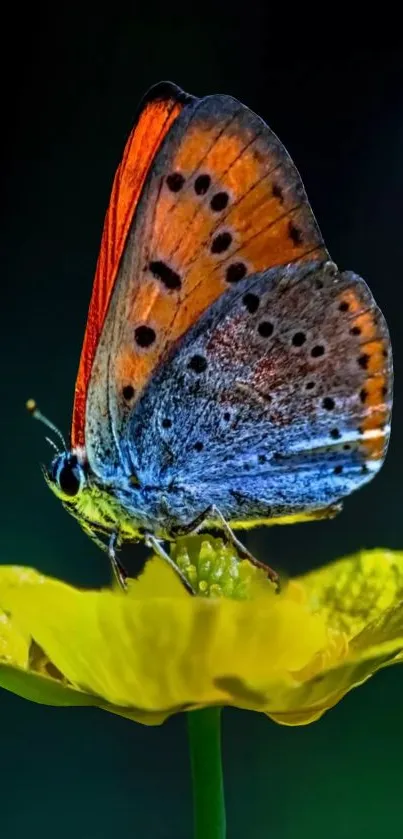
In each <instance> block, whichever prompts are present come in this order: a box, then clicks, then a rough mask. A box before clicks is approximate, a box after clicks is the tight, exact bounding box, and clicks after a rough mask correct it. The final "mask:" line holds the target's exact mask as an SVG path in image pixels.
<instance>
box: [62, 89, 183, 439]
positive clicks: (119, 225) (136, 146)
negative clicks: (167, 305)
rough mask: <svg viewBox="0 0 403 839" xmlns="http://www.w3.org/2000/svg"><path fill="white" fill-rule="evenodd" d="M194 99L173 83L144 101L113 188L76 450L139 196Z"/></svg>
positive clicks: (77, 413) (83, 366)
mask: <svg viewBox="0 0 403 839" xmlns="http://www.w3.org/2000/svg"><path fill="white" fill-rule="evenodd" d="M192 100H193V97H191V96H189V95H188V94H186V93H184V92H183V91H182V90H180V88H178V87H176V85H173V84H171V83H169V82H161V83H160V84H158V85H155V86H154V87H153V88H151V90H150V91H149V92H148V94H147V95H146V97H145V98H144V99H143V101H142V103H141V105H140V107H139V109H138V117H137V119H136V122H135V126H134V128H133V130H132V132H131V134H130V136H129V139H128V141H127V143H126V147H125V150H124V153H123V157H122V160H121V163H120V165H119V167H118V170H117V172H116V175H115V179H114V182H113V186H112V193H111V197H110V202H109V207H108V210H107V213H106V217H105V222H104V229H103V234H102V240H101V248H100V252H99V257H98V264H97V269H96V274H95V279H94V285H93V291H92V296H91V302H90V307H89V312H88V318H87V328H86V332H85V336H84V343H83V348H82V352H81V358H80V364H79V370H78V375H77V380H76V387H75V399H74V409H73V422H72V432H71V442H72V446H73V447H75V446H82V445H83V444H84V426H85V404H86V397H87V389H88V383H89V379H90V375H91V370H92V364H93V361H94V356H95V352H96V349H97V346H98V341H99V336H100V334H101V331H102V327H103V324H104V321H105V317H106V313H107V310H108V305H109V301H110V298H111V294H112V291H113V288H114V284H115V281H116V276H117V272H118V268H119V263H120V260H121V257H122V253H123V251H124V248H125V243H126V239H127V235H128V231H129V229H130V225H131V223H132V220H133V215H134V212H135V209H136V206H137V204H138V200H139V196H140V193H141V190H142V188H143V185H144V181H145V179H146V176H147V172H148V170H149V168H150V165H151V164H152V161H153V159H154V157H155V155H156V152H157V150H158V148H159V147H160V145H161V142H162V140H163V138H164V137H165V135H166V134H167V132H168V131H169V129H170V127H171V125H172V124H173V122H174V120H175V119H176V118H177V116H178V114H179V113H180V111H181V110H182V109H183V107H184V106H185V105H186V104H187V103H189V102H191V101H192Z"/></svg>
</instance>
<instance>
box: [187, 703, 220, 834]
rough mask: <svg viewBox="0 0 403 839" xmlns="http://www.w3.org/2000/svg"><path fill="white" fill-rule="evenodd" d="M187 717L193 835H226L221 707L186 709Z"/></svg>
mask: <svg viewBox="0 0 403 839" xmlns="http://www.w3.org/2000/svg"><path fill="white" fill-rule="evenodd" d="M187 719H188V735H189V747H190V762H191V767H192V781H193V808H194V839H225V836H226V821H225V803H224V783H223V775H222V765H221V708H204V709H203V710H201V711H189V712H188V715H187Z"/></svg>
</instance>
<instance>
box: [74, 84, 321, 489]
mask: <svg viewBox="0 0 403 839" xmlns="http://www.w3.org/2000/svg"><path fill="white" fill-rule="evenodd" d="M326 255H327V252H326V249H325V247H324V245H323V241H322V237H321V235H320V232H319V229H318V227H317V224H316V222H315V219H314V217H313V214H312V211H311V209H310V207H309V204H308V201H307V197H306V194H305V191H304V188H303V186H302V183H301V179H300V177H299V175H298V172H297V171H296V169H295V167H294V165H293V163H292V162H291V160H290V158H289V156H288V154H287V153H286V151H285V149H284V148H283V146H282V144H281V143H280V141H279V140H278V139H277V137H276V136H275V135H274V134H273V132H272V131H271V130H270V129H269V128H268V127H267V126H266V125H265V123H264V122H263V121H262V120H261V119H260V118H259V117H257V116H256V115H255V114H253V113H252V112H251V111H250V110H248V109H247V108H246V107H245V106H243V105H241V103H239V102H238V101H236V100H235V99H232V98H231V97H228V96H221V95H216V96H209V97H206V98H205V99H201V100H193V101H190V102H188V104H185V105H184V106H183V108H182V110H181V112H180V114H179V115H178V116H177V117H176V119H175V121H174V122H173V123H172V125H171V126H170V129H169V131H168V133H167V134H166V136H165V139H164V140H163V142H162V144H161V146H160V148H159V149H158V151H157V153H156V155H155V158H154V159H153V162H152V165H151V167H150V169H149V172H148V175H147V178H146V180H145V183H144V186H143V189H142V192H141V196H140V198H139V201H138V204H137V205H136V209H135V212H134V213H133V216H132V219H131V223H130V228H129V230H128V232H127V236H126V240H125V247H124V251H123V254H122V257H121V259H120V262H119V268H118V272H117V275H116V279H115V282H114V286H113V289H112V290H111V293H110V295H109V305H108V309H107V312H106V315H105V317H104V321H103V326H102V333H101V335H100V337H99V340H98V344H97V347H96V352H95V354H94V358H93V360H92V362H91V372H90V376H89V381H88V387H87V397H86V427H85V444H86V449H87V455H88V459H89V462H90V465H91V467H92V469H93V470H94V471H95V472H96V474H98V476H100V477H101V478H102V479H103V480H108V478H110V479H111V480H112V479H113V477H114V476H116V474H117V471H119V469H122V468H123V467H122V464H124V463H125V462H127V458H128V453H127V452H126V451H125V450H124V446H123V443H122V441H123V439H125V429H126V427H127V424H128V423H129V422H130V417H131V415H132V413H133V411H134V409H135V405H136V403H137V400H138V399H139V398H140V396H141V394H142V392H143V391H144V388H145V387H146V385H147V382H148V381H149V379H150V376H151V375H152V374H153V372H154V371H155V370H156V367H157V365H158V364H160V363H161V360H162V359H163V358H164V357H166V355H167V353H168V352H169V350H170V348H171V347H172V346H173V344H174V343H175V342H176V341H177V340H178V339H179V338H180V337H181V336H182V335H183V334H184V333H185V332H186V331H187V330H188V329H189V328H190V327H191V326H192V324H193V323H195V322H196V320H197V319H198V318H199V316H200V315H201V314H202V312H204V311H206V309H208V307H209V306H211V305H212V304H213V303H214V301H215V300H217V299H218V298H219V297H220V296H221V295H222V294H223V293H224V292H225V291H226V290H227V289H228V288H229V287H232V286H234V285H236V284H237V283H239V282H241V281H242V278H243V277H245V276H246V275H249V274H252V273H254V272H256V271H257V270H261V269H264V268H268V267H271V266H275V265H280V264H283V263H290V262H298V261H301V260H305V259H307V258H326ZM73 436H76V434H75V435H73ZM123 471H125V470H124V468H123Z"/></svg>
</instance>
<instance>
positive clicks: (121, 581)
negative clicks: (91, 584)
mask: <svg viewBox="0 0 403 839" xmlns="http://www.w3.org/2000/svg"><path fill="white" fill-rule="evenodd" d="M117 540H118V534H117V533H116V530H115V531H114V532H113V533H111V537H110V539H109V544H108V557H109V561H110V563H111V566H112V571H113V574H114V577H115V580H116V582H117V584H118V586H119V588H120V589H122V590H123V591H127V583H126V577H127V574H126V572H125V570H124V568H123V566H122V565H121V564H120V562H119V560H118V558H117V556H116V551H115V548H116V544H117Z"/></svg>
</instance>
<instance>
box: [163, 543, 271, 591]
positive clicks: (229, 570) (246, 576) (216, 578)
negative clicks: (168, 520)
mask: <svg viewBox="0 0 403 839" xmlns="http://www.w3.org/2000/svg"><path fill="white" fill-rule="evenodd" d="M172 559H173V560H174V562H175V563H176V564H177V566H178V568H179V569H180V570H181V571H182V573H183V574H184V575H185V577H186V579H187V580H188V581H189V583H190V584H191V586H192V587H193V589H194V590H195V592H196V593H197V594H198V595H201V596H202V597H229V598H232V599H234V600H249V599H250V598H252V597H254V596H256V595H257V594H258V592H259V590H260V591H261V593H262V594H263V593H266V594H267V592H268V587H269V589H273V591H274V590H275V589H274V586H273V584H272V583H271V582H270V580H269V579H268V577H267V575H266V573H265V571H264V569H262V568H258V567H256V566H255V565H253V564H252V563H251V562H249V560H247V559H240V558H239V556H238V554H237V553H236V551H235V548H234V547H233V546H232V545H228V544H225V543H224V542H223V540H222V539H214V538H213V537H212V536H190V537H189V536H187V537H183V538H180V539H178V541H177V542H176V543H175V545H174V546H173V549H172ZM262 589H263V591H262Z"/></svg>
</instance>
